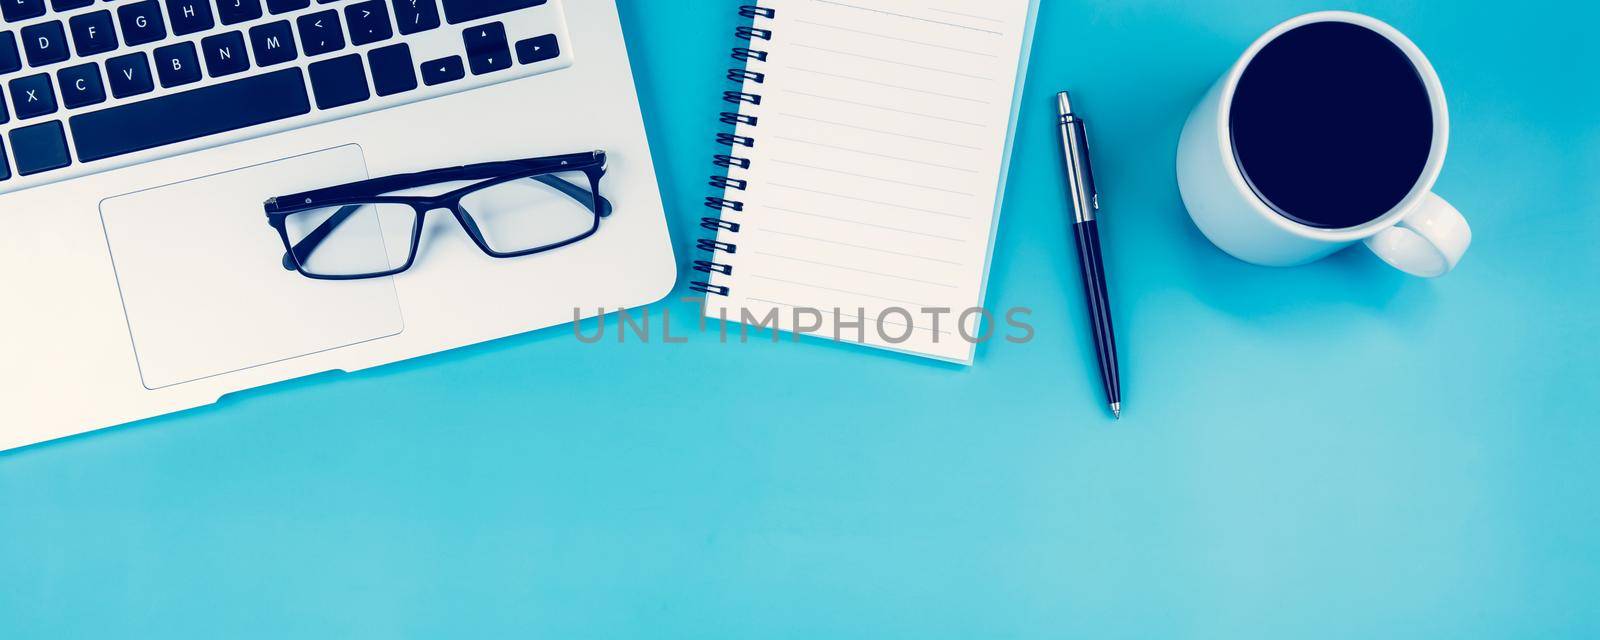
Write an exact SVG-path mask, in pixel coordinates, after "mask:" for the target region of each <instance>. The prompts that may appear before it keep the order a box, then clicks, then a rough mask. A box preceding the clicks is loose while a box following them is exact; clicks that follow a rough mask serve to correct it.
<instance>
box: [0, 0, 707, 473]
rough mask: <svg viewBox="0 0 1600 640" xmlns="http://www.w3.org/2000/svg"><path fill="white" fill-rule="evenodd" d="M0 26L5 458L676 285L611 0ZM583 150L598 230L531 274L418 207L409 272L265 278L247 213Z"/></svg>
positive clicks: (297, 3)
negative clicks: (326, 193)
mask: <svg viewBox="0 0 1600 640" xmlns="http://www.w3.org/2000/svg"><path fill="white" fill-rule="evenodd" d="M0 18H3V20H4V22H3V23H0V102H3V104H4V107H3V108H0V145H3V146H4V150H3V151H0V167H3V168H0V361H3V362H4V369H3V372H0V449H8V448H13V447H18V446H23V445H27V444H31V443H35V442H41V441H45V440H49V439H52V438H58V437H62V436H66V435H71V434H75V433H81V432H84V431H88V430H91V429H96V428H101V427H106V426H111V425H116V424H122V423H126V422H130V421H133V420H137V419H141V418H146V417H151V416H156V415H160V414H164V413H168V412H172V411H177V410H181V409H186V408H191V407H196V406H201V405H205V404H209V403H212V402H215V401H216V400H217V399H219V398H220V397H222V396H223V395H225V394H228V393H231V392H234V391H239V390H243V389H248V388H253V387H257V386H261V385H264V384H270V383H273V382H278V381H282V380H287V379H290V378H296V377H301V376H305V375H309V374H314V373H320V372H326V371H333V370H341V371H354V370H358V369H363V368H367V367H372V366H376V365H381V364H386V363H391V362H395V361H399V360H404V359H407V358H413V357H417V356H421V355H426V354H430V353H435V352H438V351H441V350H446V349H451V348H455V347H460V346H464V345H468V344H473V343H477V342H481V341H485V340H491V339H494V338H500V337H504V336H508V335H512V334H516V333H521V332H526V331H530V330H534V329H539V328H543V327H549V326H552V325H556V324H562V323H567V322H572V321H573V320H574V314H575V310H579V309H581V310H582V314H586V315H593V314H594V313H596V312H597V310H599V309H600V308H610V309H615V308H618V307H627V306H637V305H640V304H646V303H649V302H652V301H655V300H658V299H660V298H661V297H663V296H664V295H666V294H667V292H668V291H670V290H671V288H672V286H673V284H674V280H675V277H676V268H675V262H674V259H673V255H672V248H671V244H670V240H669V238H668V234H667V226H666V221H665V216H664V214H663V211H662V204H661V196H660V193H659V191H658V189H657V186H656V176H655V173H654V170H653V168H652V164H651V157H650V150H649V148H648V147H647V146H646V141H645V132H644V127H643V122H642V118H641V116H640V110H639V102H638V96H637V94H636V92H635V89H634V83H633V76H632V71H631V69H630V66H629V62H628V58H627V52H626V49H625V47H624V44H623V39H622V32H621V28H620V24H619V22H618V18H617V12H616V5H615V2H614V0H334V1H329V0H112V1H105V0H0ZM593 151H602V152H604V157H605V158H606V163H607V166H606V173H605V176H604V178H603V180H602V183H601V191H602V195H604V196H605V197H606V198H607V199H608V201H609V203H610V207H609V208H610V215H609V216H607V217H606V218H604V219H603V221H601V222H600V225H599V227H598V230H597V231H596V232H595V233H594V234H593V235H592V236H590V237H587V238H585V239H583V240H582V241H581V242H576V243H573V244H570V245H569V246H563V247H561V248H559V249H556V250H552V251H547V252H543V253H538V254H535V255H528V256H524V257H518V258H510V259H502V258H495V257H491V256H490V255H487V254H486V253H485V251H483V250H480V247H479V246H477V245H475V244H474V242H473V240H472V239H470V238H469V237H468V234H467V233H466V232H465V229H464V228H463V226H462V225H458V224H457V221H456V220H454V219H452V218H451V217H450V216H448V215H430V216H428V217H427V218H426V220H427V223H426V225H425V226H424V228H422V229H420V231H419V232H418V234H417V236H418V237H420V238H421V239H422V242H421V243H420V246H419V250H418V254H417V257H416V259H415V263H414V266H413V267H412V268H411V269H409V270H408V271H405V272H404V273H399V274H397V275H393V276H388V277H379V278H367V279H361V280H347V281H337V280H318V279H312V278H308V277H305V276H304V275H302V274H301V273H297V272H296V271H295V270H293V269H290V268H285V266H284V262H285V246H284V242H283V240H282V239H280V237H279V236H278V235H277V233H276V231H275V230H274V229H273V228H272V227H271V226H269V225H268V223H267V217H266V216H265V214H264V213H263V203H264V202H265V201H266V200H267V199H269V198H273V197H275V196H280V195H283V194H295V193H301V192H306V191H310V190H316V189H321V188H325V187H330V186H334V185H339V184H344V183H350V182H355V181H360V180H363V179H366V178H369V177H380V176H387V175H392V174H397V173H406V172H415V171H425V170H431V169H437V168H444V167H453V166H458V165H465V164H473V163H480V162H491V161H502V160H512V159H521V158H531V157H540V156H555V155H562V154H573V153H585V154H586V153H590V152H593ZM385 237H386V238H387V237H388V236H385ZM400 242H404V240H400ZM388 250H389V251H390V252H391V253H392V252H395V251H396V249H395V248H394V247H392V246H391V247H389V249H388Z"/></svg>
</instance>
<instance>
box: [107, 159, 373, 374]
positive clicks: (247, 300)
mask: <svg viewBox="0 0 1600 640" xmlns="http://www.w3.org/2000/svg"><path fill="white" fill-rule="evenodd" d="M365 178H367V169H366V159H365V158H364V157H363V156H362V153H361V148H360V147H359V146H356V145H353V144H352V145H346V146H343V147H338V148H334V149H329V150H326V151H319V152H316V153H311V154H307V155H303V156H296V157H293V158H288V159H284V160H279V161H277V162H271V163H267V164H262V165H256V166H253V167H247V168H244V169H239V170H236V171H230V172H227V173H221V174H217V175H213V176H207V177H204V178H197V179H194V180H189V181H186V182H180V183H177V184H171V185H167V186H165V187H157V188H155V189H149V190H145V191H139V192H136V193H130V194H127V195H122V196H117V197H114V198H110V199H107V200H105V201H103V202H102V203H101V204H100V217H101V220H102V221H103V222H104V223H105V229H106V239H107V240H108V241H109V242H110V245H111V259H112V262H113V264H114V266H115V268H116V273H117V284H118V286H119V287H120V288H121V290H122V303H123V308H124V309H125V310H126V312H127V315H128V326H129V328H130V330H131V333H132V334H133V346H134V350H135V352H136V354H137V356H138V359H139V375H140V376H141V378H142V379H143V380H144V386H145V387H146V388H150V389H159V388H162V387H167V386H171V385H174V384H179V383H182V382H189V381H193V380H198V379H201V378H207V377H211V376H215V375H219V374H223V373H230V372H234V371H239V370H242V369H248V368H251V367H256V366H260V365H263V364H268V363H273V362H279V361H282V360H288V359H290V358H296V357H300V356H304V355H307V354H312V353H317V352H321V351H327V350H329V349H336V348H339V347H343V346H348V345H352V344H356V343H360V342H365V341H368V340H373V339H377V338H383V337H387V336H392V335H395V334H398V333H400V331H401V330H402V328H403V324H402V321H401V316H400V303H399V299H398V298H397V297H396V296H395V290H394V283H393V282H392V281H391V280H390V279H389V278H379V279H373V280H353V281H331V282H330V281H319V280H312V279H310V278H306V277H304V276H302V275H300V274H299V273H297V272H294V271H289V270H287V269H284V268H283V265H282V259H283V254H284V248H283V241H282V240H280V239H279V237H278V234H277V232H276V231H274V230H273V228H272V227H270V226H268V225H267V219H266V214H264V213H263V212H262V207H261V203H262V202H264V201H265V200H266V199H267V198H270V197H272V196H275V195H281V194H285V193H295V192H297V191H305V190H309V189H315V188H319V187H326V186H330V185H336V184H341V183H344V182H351V181H355V180H363V179H365Z"/></svg>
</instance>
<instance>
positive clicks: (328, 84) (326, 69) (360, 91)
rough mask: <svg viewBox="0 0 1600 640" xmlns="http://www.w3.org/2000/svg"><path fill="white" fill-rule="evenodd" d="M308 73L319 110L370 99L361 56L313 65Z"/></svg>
mask: <svg viewBox="0 0 1600 640" xmlns="http://www.w3.org/2000/svg"><path fill="white" fill-rule="evenodd" d="M308 71H310V72H311V91H312V93H315V94H316V95H317V108H318V109H332V108H334V107H342V106H344V105H347V104H354V103H357V102H361V101H362V100H366V99H367V98H370V97H372V94H370V93H368V92H367V70H366V68H365V67H363V66H362V65H361V55H360V54H355V53H352V54H350V55H347V56H340V57H337V58H334V59H332V60H323V61H321V62H313V63H311V67H310V68H309V69H308Z"/></svg>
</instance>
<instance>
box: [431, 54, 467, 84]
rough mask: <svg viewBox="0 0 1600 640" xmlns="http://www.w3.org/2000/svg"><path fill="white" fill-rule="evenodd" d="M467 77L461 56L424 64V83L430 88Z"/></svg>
mask: <svg viewBox="0 0 1600 640" xmlns="http://www.w3.org/2000/svg"><path fill="white" fill-rule="evenodd" d="M466 75H467V71H466V69H465V68H463V67H462V65H461V56H450V57H448V58H439V59H438V60H429V61H427V62H424V63H422V82H423V83H424V84H426V85H428V86H430V87H431V86H433V85H436V84H444V83H446V82H451V81H454V80H460V79H461V78H463V77H465V76H466Z"/></svg>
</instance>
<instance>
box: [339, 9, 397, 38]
mask: <svg viewBox="0 0 1600 640" xmlns="http://www.w3.org/2000/svg"><path fill="white" fill-rule="evenodd" d="M344 21H345V23H346V24H348V25H350V44H353V45H356V46H358V47H359V46H361V45H364V44H372V43H374V42H379V41H382V40H388V39H389V38H391V37H393V36H394V29H391V28H390V27H389V8H388V7H387V6H386V5H384V4H383V0H367V1H366V2H358V3H356V4H352V5H350V6H348V7H345V8H344Z"/></svg>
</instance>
